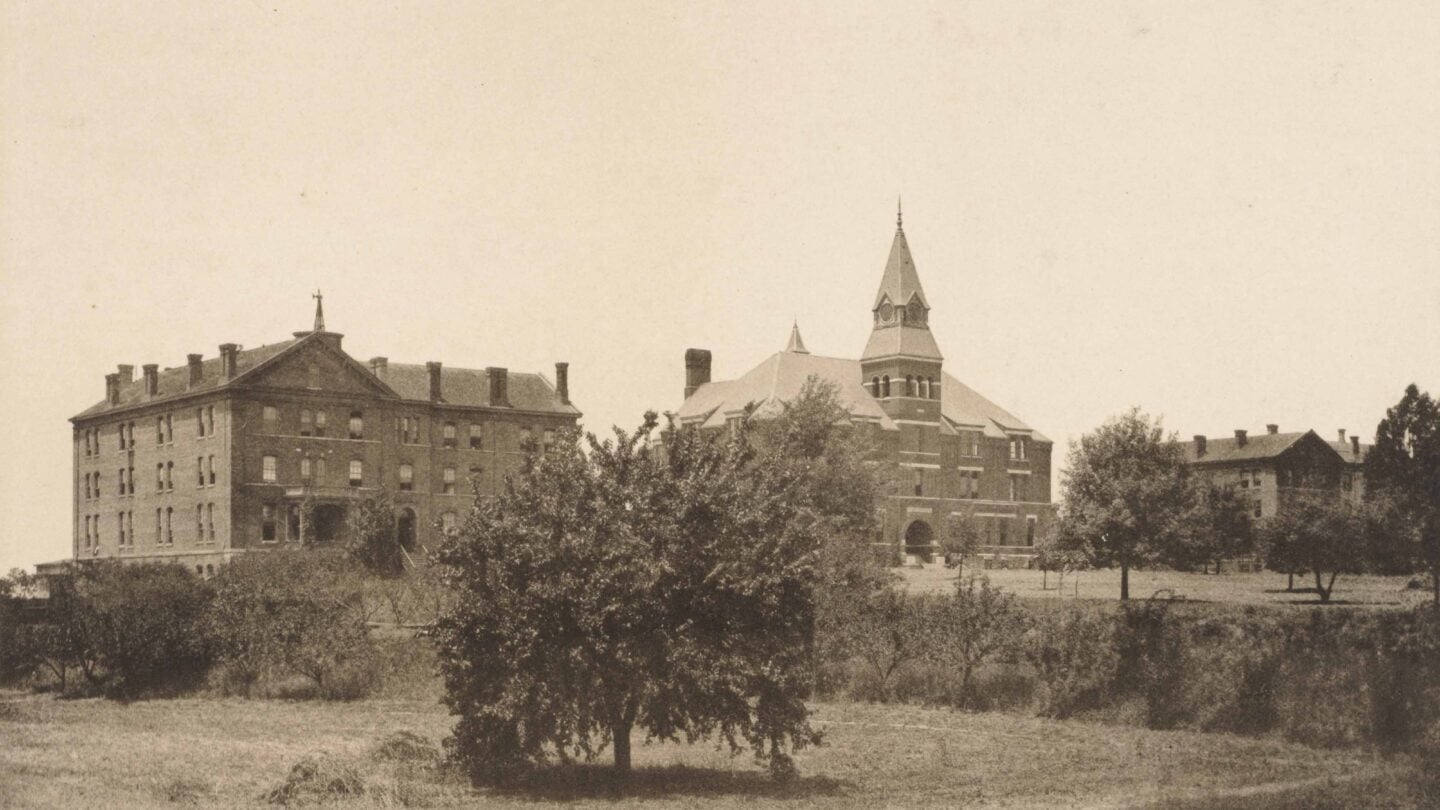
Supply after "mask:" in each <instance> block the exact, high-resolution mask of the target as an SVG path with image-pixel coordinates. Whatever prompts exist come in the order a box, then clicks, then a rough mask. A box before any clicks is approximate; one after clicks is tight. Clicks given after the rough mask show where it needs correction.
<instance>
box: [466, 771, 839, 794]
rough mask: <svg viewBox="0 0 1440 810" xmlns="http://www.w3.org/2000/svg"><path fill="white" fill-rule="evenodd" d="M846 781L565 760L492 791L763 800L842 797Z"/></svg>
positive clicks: (762, 772)
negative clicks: (621, 771) (620, 767)
mask: <svg viewBox="0 0 1440 810" xmlns="http://www.w3.org/2000/svg"><path fill="white" fill-rule="evenodd" d="M853 787H854V785H853V784H852V783H850V782H847V781H844V780H839V779H831V778H830V777H827V776H806V777H801V778H797V779H794V780H791V781H788V782H777V781H775V780H774V779H771V778H770V775H769V774H768V773H765V772H764V771H758V770H757V771H730V770H719V769H716V768H692V767H689V766H686V765H671V766H666V767H655V768H636V769H635V770H634V771H632V772H631V773H630V775H629V776H628V777H621V776H619V775H618V774H616V773H615V771H614V770H613V769H612V768H611V767H610V766H608V765H599V764H595V765H564V766H556V767H553V768H544V769H541V770H538V771H535V772H534V773H532V774H530V775H529V776H528V777H527V778H526V779H525V780H524V781H523V782H522V783H520V784H515V785H511V786H509V787H505V788H495V789H494V790H495V792H497V793H500V794H503V795H506V796H510V797H513V798H518V799H532V800H535V801H576V800H580V799H626V800H645V799H672V798H676V797H680V796H692V797H696V798H701V797H721V796H734V797H742V798H757V799H758V798H766V799H815V798H820V797H826V796H841V795H844V794H845V793H846V792H848V791H849V790H850V789H852V788H853Z"/></svg>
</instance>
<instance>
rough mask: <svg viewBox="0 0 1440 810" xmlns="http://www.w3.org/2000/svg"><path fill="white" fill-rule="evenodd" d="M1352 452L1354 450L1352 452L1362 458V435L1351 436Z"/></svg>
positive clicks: (1356, 456)
mask: <svg viewBox="0 0 1440 810" xmlns="http://www.w3.org/2000/svg"><path fill="white" fill-rule="evenodd" d="M1350 452H1352V453H1354V454H1355V458H1357V459H1358V458H1360V437H1359V436H1351V437H1350Z"/></svg>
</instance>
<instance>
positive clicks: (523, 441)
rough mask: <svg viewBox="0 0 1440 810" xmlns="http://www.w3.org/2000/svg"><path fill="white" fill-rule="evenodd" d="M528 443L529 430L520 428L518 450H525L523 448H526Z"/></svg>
mask: <svg viewBox="0 0 1440 810" xmlns="http://www.w3.org/2000/svg"><path fill="white" fill-rule="evenodd" d="M529 443H530V428H528V427H522V428H520V449H521V450H524V449H525V446H526V445H527V444H529Z"/></svg>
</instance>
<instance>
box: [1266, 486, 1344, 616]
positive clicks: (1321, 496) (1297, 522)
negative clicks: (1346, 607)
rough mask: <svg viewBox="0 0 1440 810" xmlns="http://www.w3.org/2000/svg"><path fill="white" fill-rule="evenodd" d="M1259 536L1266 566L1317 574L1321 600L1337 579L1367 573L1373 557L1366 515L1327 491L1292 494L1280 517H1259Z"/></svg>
mask: <svg viewBox="0 0 1440 810" xmlns="http://www.w3.org/2000/svg"><path fill="white" fill-rule="evenodd" d="M1259 536H1260V545H1261V548H1262V549H1263V550H1264V552H1265V565H1266V567H1268V568H1269V569H1270V570H1272V571H1278V572H1280V573H1282V574H1292V573H1309V574H1312V575H1313V576H1314V577H1315V592H1316V593H1317V594H1319V595H1320V602H1321V603H1322V604H1323V603H1328V602H1329V601H1330V596H1331V594H1332V593H1333V592H1334V590H1335V578H1336V577H1338V576H1339V575H1340V574H1359V573H1362V572H1364V571H1365V569H1366V567H1367V566H1368V564H1369V560H1370V558H1371V554H1370V552H1369V551H1368V547H1367V527H1366V520H1365V516H1364V515H1363V514H1362V512H1361V511H1360V510H1359V509H1357V508H1356V507H1355V506H1354V505H1352V504H1351V503H1349V502H1348V501H1346V500H1345V499H1344V498H1341V497H1339V495H1338V493H1336V492H1332V491H1328V490H1327V491H1318V492H1306V491H1298V492H1292V493H1289V494H1287V495H1286V497H1285V498H1284V499H1282V500H1281V502H1280V508H1279V510H1278V511H1276V513H1275V515H1274V516H1272V517H1269V518H1266V519H1264V520H1262V521H1260V526H1259Z"/></svg>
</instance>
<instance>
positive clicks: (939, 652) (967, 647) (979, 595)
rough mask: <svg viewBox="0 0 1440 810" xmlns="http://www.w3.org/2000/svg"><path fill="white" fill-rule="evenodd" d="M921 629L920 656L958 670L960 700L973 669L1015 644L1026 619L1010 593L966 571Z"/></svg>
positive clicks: (966, 698) (963, 700)
mask: <svg viewBox="0 0 1440 810" xmlns="http://www.w3.org/2000/svg"><path fill="white" fill-rule="evenodd" d="M926 630H927V637H928V643H927V644H926V645H925V658H926V659H927V660H928V661H930V662H931V663H934V664H938V665H940V666H942V667H946V668H947V669H951V670H955V671H958V672H959V673H960V693H959V694H958V695H957V696H956V699H957V702H958V703H959V705H961V706H965V705H966V703H967V702H968V701H969V699H970V681H971V678H972V677H973V675H974V673H975V670H976V669H977V668H979V666H980V665H981V664H983V663H985V662H986V661H987V660H989V659H991V658H993V657H995V656H996V655H998V654H1000V653H1002V652H1003V651H1005V650H1007V649H1011V648H1013V647H1015V645H1016V644H1017V643H1018V640H1019V639H1020V637H1021V636H1022V635H1023V634H1024V632H1025V621H1024V614H1023V613H1022V612H1021V610H1020V608H1019V607H1018V606H1017V605H1016V604H1015V596H1014V595H1013V594H1007V593H1004V592H1002V591H1001V590H1000V589H999V588H997V587H995V586H994V585H991V584H990V580H989V578H987V577H986V576H985V575H983V574H971V575H970V576H968V577H961V578H960V580H959V581H957V582H956V583H955V593H954V594H953V595H951V596H950V598H948V599H944V600H943V601H941V602H940V603H939V604H938V605H937V610H936V611H935V613H934V614H933V615H932V618H931V622H930V626H929V627H928V628H926Z"/></svg>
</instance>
